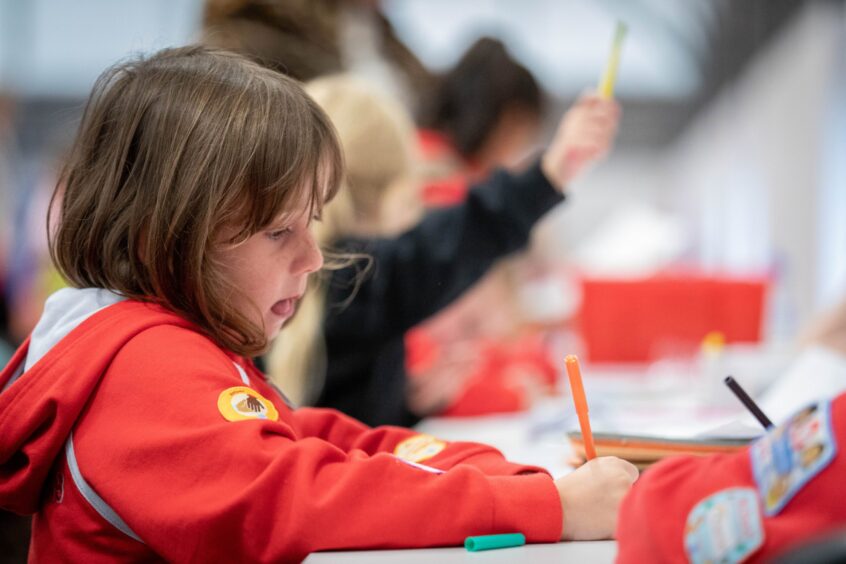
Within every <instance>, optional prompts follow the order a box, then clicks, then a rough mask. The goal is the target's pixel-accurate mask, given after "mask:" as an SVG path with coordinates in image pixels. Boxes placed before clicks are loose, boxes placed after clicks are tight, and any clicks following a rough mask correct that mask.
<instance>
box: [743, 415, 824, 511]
mask: <svg viewBox="0 0 846 564" xmlns="http://www.w3.org/2000/svg"><path fill="white" fill-rule="evenodd" d="M836 452H837V445H836V444H835V442H834V433H833V432H832V430H831V403H830V402H820V403H815V404H811V405H809V406H808V407H806V408H805V409H803V410H802V411H800V412H799V413H797V414H796V415H794V416H793V417H791V418H790V419H789V420H788V421H787V423H785V424H784V425H781V426H779V427H778V428H776V429H774V430H772V431H770V432H769V433H767V434H766V435H765V436H764V437H762V438H761V439H760V440H758V441H757V442H756V443H755V444H753V445H752V447H751V448H750V449H749V456H750V458H751V461H752V473H753V474H754V475H755V483H756V484H757V486H758V492H759V493H760V495H761V500H762V501H763V506H764V514H765V515H767V516H772V515H777V514H778V513H779V512H780V511H781V510H782V509H783V508H784V506H785V505H787V503H788V502H789V501H790V500H791V499H792V498H793V496H795V495H796V493H797V492H799V490H801V489H802V487H804V485H805V484H807V483H808V481H810V480H811V479H813V478H814V476H816V475H817V474H819V473H820V472H821V471H822V470H823V469H824V468H825V467H826V466H828V464H829V463H830V462H831V461H832V460H833V459H834V455H835V454H836Z"/></svg>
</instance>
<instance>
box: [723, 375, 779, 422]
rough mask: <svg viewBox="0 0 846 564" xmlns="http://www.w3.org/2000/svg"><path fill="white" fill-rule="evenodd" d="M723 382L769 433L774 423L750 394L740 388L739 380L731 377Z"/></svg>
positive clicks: (727, 377)
mask: <svg viewBox="0 0 846 564" xmlns="http://www.w3.org/2000/svg"><path fill="white" fill-rule="evenodd" d="M723 382H725V383H726V386H728V387H729V389H730V390H731V391H732V392H734V395H736V396H737V399H739V400H740V403H742V404H743V405H744V406H746V409H748V410H749V412H750V413H752V415H754V416H755V419H757V420H758V422H759V423H760V424H761V425H763V426H764V429H766V430H767V431H769V430H770V429H772V428H773V422H772V421H770V418H769V417H767V416H766V415H764V412H763V411H761V408H760V407H758V404H757V403H755V402H754V401H753V400H752V398H750V397H749V394H747V393H746V391H745V390H744V389H743V388H741V387H740V384H738V383H737V380H735V379H734V378H732V377H731V376H726V379H725V380H723Z"/></svg>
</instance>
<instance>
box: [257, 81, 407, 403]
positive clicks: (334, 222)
mask: <svg viewBox="0 0 846 564" xmlns="http://www.w3.org/2000/svg"><path fill="white" fill-rule="evenodd" d="M306 92H308V93H309V94H310V95H311V96H312V97H313V98H314V100H315V101H316V102H317V103H318V105H320V106H321V107H322V108H323V110H324V111H325V112H326V114H327V115H328V116H329V119H330V120H331V121H332V123H333V124H334V126H335V130H336V131H337V133H338V138H339V139H340V142H341V146H342V148H343V151H344V157H345V164H346V171H345V172H346V174H345V178H344V180H343V181H342V189H341V190H340V191H339V192H338V194H337V196H336V197H335V198H334V200H333V201H332V202H331V203H329V204H327V205H326V206H325V207H324V209H323V214H322V215H323V217H322V221H321V222H320V223H317V224H315V226H314V229H315V234H316V238H317V240H318V242H319V243H320V244H321V246H322V247H323V248H324V249H325V250H324V252H325V254H326V255H327V258H331V257H332V256H333V255H332V252H331V248H332V245H333V244H334V243H335V242H336V241H337V240H339V239H340V238H343V237H348V236H352V235H356V234H359V233H360V232H361V229H360V227H361V225H363V224H365V223H366V224H369V225H371V226H373V227H375V229H376V232H377V233H384V232H385V231H386V230H387V226H388V224H389V223H390V220H391V218H390V217H387V216H386V213H385V209H384V203H385V201H386V198H387V197H388V196H389V195H390V194H391V193H392V191H394V190H397V186H398V185H402V183H403V182H405V181H407V180H408V179H409V178H410V177H411V174H412V168H413V167H412V163H413V162H414V151H413V142H414V125H413V123H412V120H411V117H410V116H409V115H408V114H407V112H406V111H405V110H404V109H403V108H402V107H401V106H400V104H399V103H397V102H396V101H394V100H392V99H391V98H389V97H388V96H386V95H384V94H382V93H380V92H379V91H377V90H375V89H373V88H371V87H370V86H368V85H367V84H365V83H364V82H362V81H361V80H359V79H356V78H354V77H352V76H350V75H346V74H341V75H334V76H329V77H324V78H320V79H317V80H314V81H312V82H310V83H308V84H307V85H306ZM374 234H376V233H374ZM345 264H346V265H349V264H350V262H349V261H347V262H346V263H345ZM311 282H312V284H310V288H309V291H308V292H307V293H306V295H305V297H304V298H303V300H302V301H301V303H300V307H299V310H298V311H297V315H296V316H294V318H293V319H292V320H291V322H289V323H288V324H287V325H286V326H285V328H284V329H283V330H282V332H281V333H280V335H279V337H278V338H277V339H276V342H275V343H274V345H273V348H272V350H271V353H270V356H269V359H268V371H269V373H270V376H271V377H272V378H273V379H274V380H275V381H276V383H277V384H279V386H280V387H281V388H282V389H283V390H285V393H286V394H288V396H289V397H290V398H291V399H292V400H293V401H294V402H295V403H311V402H313V401H314V400H315V399H317V395H318V394H319V391H320V389H321V388H322V384H323V382H322V380H321V379H320V378H321V377H322V376H323V375H324V374H325V370H326V350H325V341H324V339H323V320H324V316H325V312H326V307H327V306H332V305H335V304H327V303H326V287H325V283H324V281H323V279H322V278H320V277H313V278H312V281H311ZM349 299H351V298H349Z"/></svg>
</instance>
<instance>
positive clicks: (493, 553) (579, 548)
mask: <svg viewBox="0 0 846 564" xmlns="http://www.w3.org/2000/svg"><path fill="white" fill-rule="evenodd" d="M616 553H617V543H616V542H614V541H593V542H560V543H556V544H527V545H525V546H518V547H515V548H500V549H496V550H484V551H481V552H470V551H468V550H465V549H464V548H421V549H415V550H363V551H356V552H317V553H314V554H312V555H311V556H309V557H308V558H306V560H305V562H306V564H329V563H333V564H334V563H336V562H337V563H338V564H381V563H384V564H387V563H389V562H398V563H401V564H424V563H426V564H429V563H431V562H437V563H438V564H464V563H472V564H506V563H513V562H530V563H531V564H547V563H549V564H552V563H555V564H566V563H570V562H572V563H582V562H584V563H589V564H610V563H612V562H614V557H615V555H616Z"/></svg>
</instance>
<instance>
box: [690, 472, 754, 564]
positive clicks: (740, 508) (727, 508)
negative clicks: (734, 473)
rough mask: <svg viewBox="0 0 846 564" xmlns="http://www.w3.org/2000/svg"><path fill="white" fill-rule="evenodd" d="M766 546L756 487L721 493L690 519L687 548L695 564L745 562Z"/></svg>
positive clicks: (703, 503) (708, 499) (700, 506)
mask: <svg viewBox="0 0 846 564" xmlns="http://www.w3.org/2000/svg"><path fill="white" fill-rule="evenodd" d="M763 544H764V528H763V525H762V523H761V514H760V511H759V509H758V494H757V493H756V492H755V490H754V489H752V488H730V489H726V490H721V491H719V492H717V493H715V494H713V495H710V496H708V497H706V498H705V499H703V500H702V501H700V502H699V503H698V504H696V506H695V507H694V508H693V509H692V510H691V512H690V514H688V516H687V523H686V524H685V528H684V549H685V551H686V552H687V556H688V558H689V559H690V562H693V563H694V564H700V563H706V562H708V563H711V562H725V563H732V562H742V561H743V560H745V559H746V558H747V557H749V556H751V555H752V554H754V553H755V551H757V550H758V549H759V548H760V547H761V546H762V545H763Z"/></svg>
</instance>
